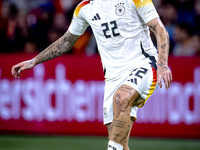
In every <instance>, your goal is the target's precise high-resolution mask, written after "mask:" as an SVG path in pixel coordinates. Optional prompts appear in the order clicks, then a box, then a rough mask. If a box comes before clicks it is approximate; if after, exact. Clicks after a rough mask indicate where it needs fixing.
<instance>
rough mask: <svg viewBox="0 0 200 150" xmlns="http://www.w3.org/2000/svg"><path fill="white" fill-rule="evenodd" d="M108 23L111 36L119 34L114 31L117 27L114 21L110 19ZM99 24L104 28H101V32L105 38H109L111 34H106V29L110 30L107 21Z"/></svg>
mask: <svg viewBox="0 0 200 150" xmlns="http://www.w3.org/2000/svg"><path fill="white" fill-rule="evenodd" d="M110 25H111V26H112V28H111V30H112V34H113V36H114V37H116V36H119V35H120V34H119V33H116V29H118V26H117V23H116V21H111V22H110ZM101 26H102V27H104V28H105V29H104V30H103V33H104V35H105V37H106V38H111V35H109V34H107V31H110V29H109V25H108V23H107V22H106V23H102V24H101Z"/></svg>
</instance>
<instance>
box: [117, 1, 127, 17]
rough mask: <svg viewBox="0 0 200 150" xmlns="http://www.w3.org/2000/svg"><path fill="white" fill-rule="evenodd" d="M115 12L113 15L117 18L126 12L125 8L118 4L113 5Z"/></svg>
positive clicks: (122, 4)
mask: <svg viewBox="0 0 200 150" xmlns="http://www.w3.org/2000/svg"><path fill="white" fill-rule="evenodd" d="M115 7H116V10H115V13H116V15H117V16H123V15H124V14H125V12H126V7H125V6H124V3H119V4H117V5H115Z"/></svg>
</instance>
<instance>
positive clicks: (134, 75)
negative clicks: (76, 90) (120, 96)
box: [103, 61, 158, 124]
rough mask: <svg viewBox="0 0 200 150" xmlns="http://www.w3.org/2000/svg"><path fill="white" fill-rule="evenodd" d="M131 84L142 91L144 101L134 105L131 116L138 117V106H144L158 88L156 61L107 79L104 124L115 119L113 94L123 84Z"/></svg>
mask: <svg viewBox="0 0 200 150" xmlns="http://www.w3.org/2000/svg"><path fill="white" fill-rule="evenodd" d="M123 84H125V85H129V86H131V87H133V88H134V89H135V90H137V91H138V93H140V96H141V97H142V99H144V100H145V102H144V103H142V104H140V105H139V106H132V108H131V112H130V116H132V117H135V118H137V110H138V107H140V108H141V107H143V106H144V104H145V103H146V101H147V100H148V98H149V97H150V96H151V95H152V94H153V92H154V91H155V90H156V89H157V87H158V84H157V66H156V62H152V61H149V63H145V64H142V65H140V66H137V67H135V68H132V69H131V71H130V70H129V71H126V72H124V73H123V74H122V75H121V76H120V77H119V78H118V79H112V80H108V79H107V80H106V81H105V93H104V104H103V117H104V124H109V123H111V122H112V120H113V95H114V93H115V92H116V91H117V89H118V88H119V87H120V86H121V85H123Z"/></svg>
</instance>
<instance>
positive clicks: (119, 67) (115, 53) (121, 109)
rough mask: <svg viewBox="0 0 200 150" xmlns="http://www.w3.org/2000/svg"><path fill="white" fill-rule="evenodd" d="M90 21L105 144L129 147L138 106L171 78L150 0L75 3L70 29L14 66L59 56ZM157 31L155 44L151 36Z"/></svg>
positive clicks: (163, 35)
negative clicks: (100, 71) (101, 82)
mask: <svg viewBox="0 0 200 150" xmlns="http://www.w3.org/2000/svg"><path fill="white" fill-rule="evenodd" d="M89 25H90V26H91V28H92V30H93V33H94V36H95V38H96V41H97V45H98V50H99V53H100V56H101V61H102V65H103V68H104V73H105V95H104V106H103V111H104V124H105V125H106V126H107V128H108V139H109V142H108V150H129V147H128V141H129V135H130V132H131V128H132V125H133V122H134V121H135V120H136V115H137V109H138V107H143V106H144V105H145V102H146V101H147V99H148V98H149V97H150V96H151V95H152V93H153V92H154V91H155V90H156V88H157V86H158V85H159V86H160V87H162V83H161V79H163V80H164V83H165V87H166V89H169V87H170V84H171V82H172V74H171V71H170V70H169V68H168V53H169V37H168V33H167V31H166V29H165V27H164V26H163V24H162V22H161V20H160V18H159V16H158V14H157V12H156V9H155V7H154V5H153V3H152V0H90V1H89V0H85V1H82V2H81V3H80V4H79V5H78V6H77V8H76V10H75V12H74V16H73V20H72V22H71V25H70V27H69V29H68V31H67V32H66V33H65V34H64V35H63V36H62V37H61V38H60V39H58V40H57V41H55V42H54V43H53V44H51V45H50V46H49V47H47V48H46V49H45V50H43V51H42V52H41V53H40V54H38V55H37V56H36V57H35V58H33V59H31V60H28V61H25V62H21V63H19V64H17V65H15V66H13V68H12V74H13V75H14V76H15V77H16V78H19V77H20V73H21V72H22V71H23V70H26V69H30V68H33V67H34V66H35V65H37V64H39V63H42V62H45V61H47V60H50V59H53V58H55V57H58V56H60V55H61V54H63V53H65V52H67V51H68V50H70V49H71V48H72V46H73V45H74V44H75V42H76V41H77V40H78V38H79V37H80V36H81V35H82V34H83V33H84V31H85V30H86V28H87V27H88V26H89ZM149 28H150V29H151V31H152V32H153V33H154V34H155V36H156V39H157V48H158V50H156V48H155V47H154V46H153V43H152V41H151V39H150V31H149Z"/></svg>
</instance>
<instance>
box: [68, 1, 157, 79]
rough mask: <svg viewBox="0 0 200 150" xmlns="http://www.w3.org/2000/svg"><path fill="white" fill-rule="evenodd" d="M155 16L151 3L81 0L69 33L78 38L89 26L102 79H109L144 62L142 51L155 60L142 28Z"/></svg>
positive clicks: (154, 51) (155, 52)
mask: <svg viewBox="0 0 200 150" xmlns="http://www.w3.org/2000/svg"><path fill="white" fill-rule="evenodd" d="M157 17H159V16H158V14H157V12H156V9H155V7H154V5H153V3H152V0H90V1H89V0H85V1H82V2H81V3H80V4H79V5H78V6H77V8H76V10H75V11H74V16H73V20H72V23H71V25H70V27H69V32H70V33H72V34H74V35H82V34H83V33H84V31H85V30H86V28H87V27H88V26H89V25H90V26H91V28H92V30H93V33H94V36H95V38H96V41H97V45H98V50H99V53H100V56H101V61H102V64H103V67H104V69H105V70H106V75H105V77H106V78H107V79H110V78H111V79H113V78H116V77H118V76H120V75H121V74H122V73H123V72H124V71H126V70H129V69H131V68H133V67H134V66H137V65H138V64H139V63H144V62H145V63H146V62H147V61H145V60H147V58H146V57H145V56H144V55H143V54H142V51H143V50H144V51H145V52H146V53H148V54H149V55H150V56H154V57H155V58H156V59H157V50H156V49H155V47H154V45H153V43H152V41H151V38H150V32H149V28H148V26H147V25H146V23H148V22H149V21H151V20H152V19H154V18H157ZM141 46H142V47H143V50H142V48H141Z"/></svg>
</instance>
